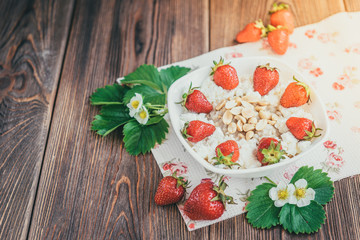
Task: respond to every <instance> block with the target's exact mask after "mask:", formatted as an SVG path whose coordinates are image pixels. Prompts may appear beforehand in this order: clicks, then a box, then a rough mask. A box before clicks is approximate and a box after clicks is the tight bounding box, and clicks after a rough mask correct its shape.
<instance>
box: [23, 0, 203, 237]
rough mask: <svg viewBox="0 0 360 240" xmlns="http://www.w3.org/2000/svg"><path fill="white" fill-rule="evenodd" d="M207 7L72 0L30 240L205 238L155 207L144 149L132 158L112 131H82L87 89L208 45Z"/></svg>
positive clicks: (171, 211)
mask: <svg viewBox="0 0 360 240" xmlns="http://www.w3.org/2000/svg"><path fill="white" fill-rule="evenodd" d="M206 9H208V1H196V2H194V1H183V0H176V1H147V0H137V1H116V0H109V1H85V0H84V1H78V2H77V4H76V6H75V13H74V16H75V17H74V21H73V22H74V24H73V26H72V30H71V34H70V39H69V45H68V48H67V49H68V51H67V53H66V57H65V62H64V69H63V73H62V78H61V82H60V85H59V90H58V96H57V99H56V103H55V110H54V114H53V120H52V128H51V131H50V135H49V140H48V145H47V149H46V154H45V159H44V166H43V169H42V174H41V179H40V184H39V190H38V196H37V202H36V205H35V209H34V213H33V219H32V225H31V229H30V233H29V238H30V239H43V238H45V239H53V238H59V239H149V238H152V239H166V238H169V239H179V238H187V237H189V236H190V235H191V236H195V237H196V236H201V237H203V236H207V235H208V229H203V230H200V231H197V232H195V233H189V232H188V231H187V230H186V227H185V224H184V222H183V220H182V218H181V216H180V214H179V212H178V210H177V209H176V207H174V206H171V207H165V208H161V207H157V206H155V203H154V201H153V196H154V193H155V187H156V186H157V184H158V181H159V180H160V179H161V174H160V170H159V168H158V166H157V164H156V162H155V160H154V159H153V157H152V155H151V154H147V155H145V156H139V157H131V156H129V155H128V154H127V153H126V152H125V150H124V149H123V146H122V142H121V139H122V137H121V134H120V132H119V131H118V132H116V133H114V134H111V135H110V136H108V137H106V138H102V137H100V136H97V135H96V134H95V133H94V132H91V131H90V130H89V129H90V122H91V121H92V118H93V117H94V115H95V114H96V113H98V111H99V108H98V107H94V106H90V104H89V96H90V95H91V93H92V92H93V91H94V90H95V89H96V88H98V87H103V86H104V85H106V84H110V83H113V82H114V81H115V79H116V78H117V77H118V76H121V75H124V74H127V73H129V72H131V71H133V70H134V69H135V68H136V67H137V66H139V65H140V64H143V63H154V64H156V65H164V64H168V63H171V62H173V61H177V60H183V59H185V58H189V57H193V56H196V55H199V54H201V53H204V52H207V51H208V42H209V41H208V31H207V29H208V25H207V23H208V13H207V11H206ZM191 12H196V14H190V13H191ZM190 23H196V25H194V26H192V27H189V24H190ZM169 219H173V221H169ZM175 230H176V231H175Z"/></svg>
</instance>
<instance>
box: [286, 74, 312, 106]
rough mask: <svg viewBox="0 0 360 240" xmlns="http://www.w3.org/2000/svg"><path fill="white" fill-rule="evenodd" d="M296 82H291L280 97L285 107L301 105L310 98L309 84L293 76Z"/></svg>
mask: <svg viewBox="0 0 360 240" xmlns="http://www.w3.org/2000/svg"><path fill="white" fill-rule="evenodd" d="M293 79H294V80H295V81H296V82H292V83H290V84H289V85H288V86H287V87H286V89H285V92H284V93H283V95H282V96H281V99H280V104H281V106H283V107H285V108H290V107H299V106H301V105H304V104H305V103H307V102H308V101H309V99H310V89H309V86H308V85H306V84H305V83H303V82H300V81H299V80H297V79H296V78H295V76H294V77H293Z"/></svg>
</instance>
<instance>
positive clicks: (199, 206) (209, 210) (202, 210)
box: [184, 176, 235, 220]
mask: <svg viewBox="0 0 360 240" xmlns="http://www.w3.org/2000/svg"><path fill="white" fill-rule="evenodd" d="M226 187H227V184H226V183H225V182H224V181H223V176H222V177H221V178H220V181H219V186H216V185H214V183H213V182H212V181H211V180H210V179H203V180H202V181H201V183H200V184H199V185H197V186H196V187H195V188H194V190H193V191H192V192H191V194H190V197H189V199H188V200H187V201H186V202H185V205H184V212H185V214H186V215H187V216H188V217H189V218H190V219H192V220H214V219H217V218H219V217H221V215H222V214H223V213H224V210H225V205H226V203H229V204H235V202H234V200H233V198H232V197H230V196H226V195H225V193H224V190H225V189H226Z"/></svg>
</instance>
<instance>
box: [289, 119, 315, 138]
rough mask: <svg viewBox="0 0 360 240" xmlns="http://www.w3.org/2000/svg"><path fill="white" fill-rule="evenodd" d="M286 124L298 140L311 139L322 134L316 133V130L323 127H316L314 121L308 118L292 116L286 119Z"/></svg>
mask: <svg viewBox="0 0 360 240" xmlns="http://www.w3.org/2000/svg"><path fill="white" fill-rule="evenodd" d="M286 126H287V127H288V128H289V130H290V132H291V133H292V135H294V137H296V139H298V140H308V141H310V140H311V139H313V138H314V137H320V136H321V134H319V135H316V131H320V130H322V129H321V128H316V127H315V124H314V122H313V121H311V120H310V119H307V118H298V117H291V118H289V119H288V120H287V121H286Z"/></svg>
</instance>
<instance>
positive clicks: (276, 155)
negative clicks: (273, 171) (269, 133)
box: [256, 138, 285, 166]
mask: <svg viewBox="0 0 360 240" xmlns="http://www.w3.org/2000/svg"><path fill="white" fill-rule="evenodd" d="M284 154H285V151H284V150H282V147H281V143H280V142H279V141H278V140H276V139H275V138H262V139H261V140H260V142H259V146H258V148H257V152H256V156H257V159H258V161H259V162H260V163H261V165H262V166H266V165H269V164H274V163H278V162H279V161H280V159H283V158H284Z"/></svg>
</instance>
